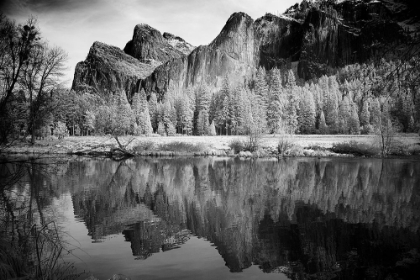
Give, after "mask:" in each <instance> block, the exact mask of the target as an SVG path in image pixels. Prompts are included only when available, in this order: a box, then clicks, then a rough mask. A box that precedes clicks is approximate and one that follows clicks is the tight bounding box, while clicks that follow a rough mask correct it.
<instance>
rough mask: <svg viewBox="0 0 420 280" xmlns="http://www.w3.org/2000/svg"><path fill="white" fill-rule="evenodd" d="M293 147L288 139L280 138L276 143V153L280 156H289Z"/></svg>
mask: <svg viewBox="0 0 420 280" xmlns="http://www.w3.org/2000/svg"><path fill="white" fill-rule="evenodd" d="M294 146H295V145H294V144H293V142H292V140H291V139H290V138H288V137H281V138H280V139H279V142H278V143H277V153H278V154H279V155H281V156H283V155H289V153H290V151H291V150H292V148H293V147H294Z"/></svg>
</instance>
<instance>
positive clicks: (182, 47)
mask: <svg viewBox="0 0 420 280" xmlns="http://www.w3.org/2000/svg"><path fill="white" fill-rule="evenodd" d="M162 36H163V38H164V39H165V40H166V42H167V43H168V44H169V45H171V46H172V47H173V48H175V49H176V50H178V51H180V52H182V53H183V54H185V55H189V54H190V53H191V52H192V51H193V50H194V49H195V47H194V46H193V45H191V44H190V43H188V42H186V41H185V40H184V39H182V38H181V37H178V36H175V35H173V34H171V33H167V32H165V33H163V35H162Z"/></svg>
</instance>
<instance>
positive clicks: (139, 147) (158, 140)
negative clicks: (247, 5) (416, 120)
mask: <svg viewBox="0 0 420 280" xmlns="http://www.w3.org/2000/svg"><path fill="white" fill-rule="evenodd" d="M120 141H121V143H122V144H123V145H125V144H127V143H128V145H127V147H126V148H127V150H129V151H130V152H132V153H133V154H134V155H138V156H240V157H273V156H278V155H279V152H280V153H281V155H284V156H317V157H319V156H321V157H323V156H343V153H341V152H340V151H339V152H336V151H334V148H335V147H337V144H342V143H357V144H360V145H362V146H364V147H365V149H366V150H370V151H372V150H373V148H374V147H378V145H379V139H378V136H376V135H293V136H284V135H263V136H262V137H260V138H259V139H258V147H254V148H255V149H251V150H252V151H249V150H250V149H248V150H247V148H246V146H247V143H248V142H249V137H248V136H171V137H159V136H150V137H141V136H137V137H132V136H126V137H121V138H120ZM279 142H282V143H283V144H284V147H282V149H279ZM395 143H398V147H399V149H404V150H410V151H414V152H413V153H417V152H419V153H420V146H419V143H420V138H419V136H418V134H399V135H398V136H396V137H395ZM238 146H239V147H238ZM115 147H117V142H116V141H115V139H114V138H111V137H107V136H81V137H67V138H65V139H60V140H59V139H57V138H52V137H51V138H47V139H43V140H37V141H36V143H35V144H34V145H31V144H30V143H29V142H22V141H21V142H15V143H14V145H12V146H10V147H5V148H2V149H1V152H2V153H8V154H71V155H93V156H100V155H103V156H107V155H110V151H111V149H112V148H115ZM370 147H372V149H370ZM401 147H402V148H401ZM350 153H352V152H350ZM410 153H411V152H410ZM344 154H345V153H344ZM354 154H356V155H359V154H357V153H354ZM361 155H363V154H361Z"/></svg>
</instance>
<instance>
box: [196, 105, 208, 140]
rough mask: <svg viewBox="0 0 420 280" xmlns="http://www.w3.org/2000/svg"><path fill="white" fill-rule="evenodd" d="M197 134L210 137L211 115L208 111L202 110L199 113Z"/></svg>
mask: <svg viewBox="0 0 420 280" xmlns="http://www.w3.org/2000/svg"><path fill="white" fill-rule="evenodd" d="M197 133H198V135H209V133H210V127H209V114H208V112H207V110H202V111H200V112H199V113H198V120H197Z"/></svg>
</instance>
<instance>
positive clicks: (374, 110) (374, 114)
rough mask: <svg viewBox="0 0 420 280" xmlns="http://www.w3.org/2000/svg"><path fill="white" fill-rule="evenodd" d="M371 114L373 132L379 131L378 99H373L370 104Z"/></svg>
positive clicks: (379, 108)
mask: <svg viewBox="0 0 420 280" xmlns="http://www.w3.org/2000/svg"><path fill="white" fill-rule="evenodd" d="M369 107H370V108H371V114H370V123H371V125H372V127H373V130H374V131H376V132H377V131H379V130H380V127H381V104H380V103H379V100H378V98H373V99H372V100H371V102H370V106H369Z"/></svg>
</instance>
